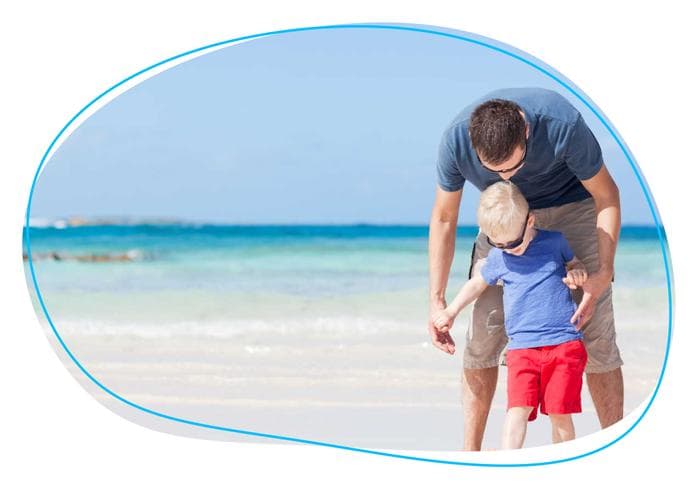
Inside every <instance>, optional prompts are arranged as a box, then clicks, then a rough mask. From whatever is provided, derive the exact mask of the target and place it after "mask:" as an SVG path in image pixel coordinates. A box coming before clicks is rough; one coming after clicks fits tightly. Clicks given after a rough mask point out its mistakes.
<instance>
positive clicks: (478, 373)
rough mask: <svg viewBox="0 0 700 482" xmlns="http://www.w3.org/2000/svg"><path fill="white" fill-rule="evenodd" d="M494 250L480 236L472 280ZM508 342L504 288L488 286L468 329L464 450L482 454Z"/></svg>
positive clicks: (463, 382) (473, 263) (480, 297)
mask: <svg viewBox="0 0 700 482" xmlns="http://www.w3.org/2000/svg"><path fill="white" fill-rule="evenodd" d="M490 249H491V247H490V246H489V244H488V243H487V242H486V236H484V235H483V234H482V233H480V234H479V235H478V236H477V239H476V243H475V245H474V251H473V252H472V264H471V267H470V270H469V276H470V277H471V275H472V274H473V272H478V270H480V269H481V267H482V266H483V262H484V259H485V258H486V256H487V255H488V252H489V250H490ZM507 342H508V339H507V337H506V334H505V328H504V327H503V288H501V287H500V286H489V287H488V288H486V290H484V292H483V293H482V294H481V296H479V299H478V300H476V301H475V302H474V309H473V311H472V318H471V320H470V323H469V325H468V328H467V340H466V345H465V348H464V358H463V364H464V365H463V366H464V370H463V372H462V408H463V411H464V450H481V443H482V440H483V438H484V430H485V429H486V420H487V419H488V416H489V410H490V408H491V401H492V400H493V394H494V392H495V390H496V382H497V381H498V359H499V356H500V355H501V352H502V351H503V348H504V347H505V346H506V343H507Z"/></svg>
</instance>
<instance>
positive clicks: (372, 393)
mask: <svg viewBox="0 0 700 482" xmlns="http://www.w3.org/2000/svg"><path fill="white" fill-rule="evenodd" d="M476 234H477V228H476V227H473V226H463V227H460V228H459V229H458V235H457V244H456V251H455V258H454V261H453V265H452V271H451V275H450V279H449V284H448V298H452V297H453V296H454V295H455V294H456V292H457V290H458V289H459V287H460V286H461V284H462V283H463V282H464V281H466V275H467V270H468V267H469V258H470V253H471V245H472V242H473V241H474V238H475V236H476ZM660 236H662V233H660V231H659V230H657V228H656V227H652V226H624V227H623V229H622V233H621V239H620V243H619V246H618V251H617V255H616V263H615V281H614V303H615V314H616V329H617V341H618V345H619V346H620V350H621V353H622V357H623V359H624V362H625V366H624V367H623V373H624V375H625V413H626V414H632V413H637V412H636V411H635V410H638V409H639V408H640V407H644V406H645V405H646V404H647V403H649V400H650V396H651V395H652V394H653V392H654V391H655V389H656V387H657V384H658V382H659V379H660V376H661V373H662V371H661V370H662V367H663V363H664V360H665V357H666V351H667V345H668V342H669V339H668V338H669V323H670V320H669V303H670V293H669V286H670V282H669V281H668V280H667V276H670V275H669V273H667V268H666V263H669V271H670V261H668V260H666V262H665V258H664V252H663V245H662V240H661V238H660ZM427 246H428V227H427V226H375V225H352V226H345V225H337V226H336V225H314V226H302V225H293V226H257V225H256V226H231V225H208V224H194V223H170V224H125V225H84V226H66V225H60V226H52V225H49V226H42V227H30V228H25V232H24V251H25V253H24V254H25V272H26V275H27V283H28V287H29V291H30V294H31V296H32V301H33V303H34V307H35V310H36V312H37V317H38V319H39V322H40V323H41V326H42V327H43V328H44V331H45V333H46V336H47V337H48V339H49V341H50V344H51V346H52V347H53V349H54V350H55V351H56V353H57V354H58V356H59V358H60V359H61V360H62V361H63V362H64V363H65V365H66V368H67V369H68V370H69V371H70V372H71V373H72V374H73V375H74V376H75V378H76V380H77V381H78V382H79V383H80V384H81V385H82V386H83V387H84V388H85V389H86V390H88V392H90V393H91V394H92V395H93V396H94V397H95V398H96V399H97V400H98V401H99V402H100V403H103V404H105V405H106V406H108V407H109V408H110V409H112V410H113V411H115V412H117V413H118V414H119V415H121V416H123V417H125V418H127V419H131V420H133V421H136V422H137V423H141V424H143V425H146V426H149V427H151V428H154V429H156V430H162V431H166V432H169V433H174V434H177V435H184V436H194V437H200V438H212V439H223V440H239V441H246V442H276V443H277V442H284V441H285V440H292V441H294V440H301V441H320V442H323V443H333V444H339V445H343V446H351V447H363V448H372V449H380V450H404V449H409V450H410V449H419V450H431V449H434V450H457V449H458V448H459V447H460V446H461V443H462V440H461V430H462V423H461V402H460V384H461V382H460V376H461V369H460V367H461V351H462V350H463V348H464V340H465V336H466V326H467V323H468V320H469V317H470V314H469V310H466V311H465V313H464V314H462V315H461V316H460V317H459V318H458V319H457V321H456V323H455V327H454V328H453V331H452V334H453V336H454V339H455V341H456V344H457V353H456V354H455V355H452V356H450V355H447V354H445V353H443V352H441V351H439V350H437V349H436V348H435V347H433V346H432V344H431V343H430V340H429V336H428V333H427V328H426V327H427V313H428V305H427V300H428V256H427ZM29 248H31V249H29ZM29 251H31V258H32V262H31V267H30V263H29V255H30V253H29ZM30 268H31V269H30ZM35 282H36V287H38V291H39V293H40V294H41V301H42V303H40V302H39V298H38V297H37V293H36V290H35V286H34V283H35ZM42 304H43V306H42ZM47 315H48V316H47ZM49 319H50V322H51V323H49ZM502 370H504V369H503V368H502ZM504 381H505V376H504V374H503V373H502V374H501V376H500V380H499V386H498V388H497V394H496V397H495V400H494V404H493V408H492V415H491V417H490V418H489V425H488V427H487V433H486V436H485V445H486V446H491V447H497V446H498V445H499V437H500V430H501V427H502V422H503V414H504V413H505V387H504ZM584 392H586V390H585V389H584ZM115 395H116V396H115ZM124 400H126V401H128V402H129V403H125V402H124ZM142 409H146V410H142ZM149 411H150V412H151V413H149ZM152 412H156V413H158V414H164V415H166V417H158V416H155V417H154V416H153V414H152ZM544 419H546V417H539V418H538V421H537V422H536V423H537V424H539V425H534V424H531V426H533V428H531V429H530V432H531V433H530V434H529V435H528V438H527V442H526V446H540V445H545V444H547V443H549V429H548V427H547V426H546V421H545V420H544ZM190 422H194V423H190ZM574 422H575V424H577V433H578V435H579V436H585V435H586V434H590V433H593V432H595V431H597V430H599V427H598V425H597V421H596V418H595V412H594V410H593V407H592V404H591V402H590V398H589V397H588V395H587V393H585V394H584V412H583V413H582V414H580V415H576V416H575V418H574ZM201 424H204V425H207V426H211V427H221V428H224V429H226V430H220V429H217V428H213V429H212V428H206V427H202V425H201ZM228 429H233V430H228ZM237 430H241V431H245V432H246V433H245V434H240V433H238V432H236V431H237ZM280 437H281V438H280Z"/></svg>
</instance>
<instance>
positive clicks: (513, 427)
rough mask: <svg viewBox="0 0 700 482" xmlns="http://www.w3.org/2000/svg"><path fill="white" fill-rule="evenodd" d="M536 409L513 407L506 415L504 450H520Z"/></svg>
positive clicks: (503, 439)
mask: <svg viewBox="0 0 700 482" xmlns="http://www.w3.org/2000/svg"><path fill="white" fill-rule="evenodd" d="M534 409H535V407H511V408H509V409H508V412H507V413H506V423H505V426H504V427H503V438H502V444H501V446H502V448H503V449H505V450H509V449H520V448H522V447H523V443H524V442H525V434H526V433H527V420H528V418H529V417H530V412H532V411H533V410H534Z"/></svg>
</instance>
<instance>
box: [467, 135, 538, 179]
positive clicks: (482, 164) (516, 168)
mask: <svg viewBox="0 0 700 482" xmlns="http://www.w3.org/2000/svg"><path fill="white" fill-rule="evenodd" d="M525 156H527V142H525V150H524V151H523V157H522V159H520V162H519V163H517V164H516V165H515V166H513V167H509V168H508V169H491V168H490V167H487V166H486V164H484V162H483V161H482V160H481V158H480V157H479V155H478V154H476V158H477V159H479V163H480V164H481V167H483V168H484V169H486V170H487V171H489V172H494V173H496V174H505V173H506V172H513V171H516V170H518V169H520V168H521V167H523V164H525Z"/></svg>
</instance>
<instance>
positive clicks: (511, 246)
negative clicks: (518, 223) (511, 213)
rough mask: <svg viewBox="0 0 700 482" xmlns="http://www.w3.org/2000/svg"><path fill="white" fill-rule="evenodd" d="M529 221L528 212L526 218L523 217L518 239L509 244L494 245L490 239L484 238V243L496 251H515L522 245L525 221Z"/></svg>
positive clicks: (525, 229)
mask: <svg viewBox="0 0 700 482" xmlns="http://www.w3.org/2000/svg"><path fill="white" fill-rule="evenodd" d="M528 219H530V212H529V211H528V213H527V216H525V224H524V225H523V231H522V232H521V233H520V236H519V237H518V239H516V240H515V241H511V242H509V243H494V242H493V241H491V238H489V237H488V236H486V242H487V243H489V244H490V245H491V246H493V247H494V248H498V249H515V248H517V247H518V246H520V245H521V244H523V239H525V232H526V231H527V221H528Z"/></svg>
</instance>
